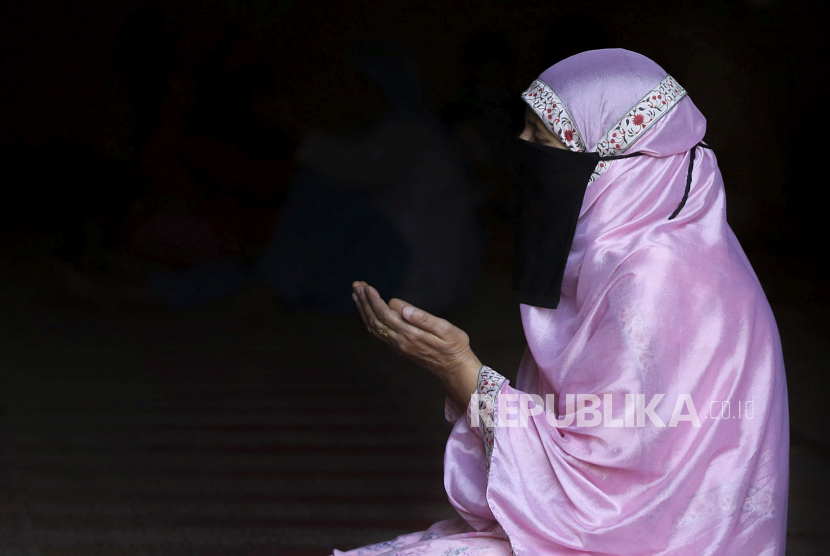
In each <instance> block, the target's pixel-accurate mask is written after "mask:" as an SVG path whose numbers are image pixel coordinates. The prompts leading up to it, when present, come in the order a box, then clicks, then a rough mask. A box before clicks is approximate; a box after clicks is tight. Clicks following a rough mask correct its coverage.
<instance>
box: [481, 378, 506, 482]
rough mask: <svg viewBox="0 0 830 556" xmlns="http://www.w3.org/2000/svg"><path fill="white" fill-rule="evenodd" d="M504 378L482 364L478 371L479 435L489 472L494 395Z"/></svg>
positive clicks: (493, 433)
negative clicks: (482, 441) (482, 442)
mask: <svg viewBox="0 0 830 556" xmlns="http://www.w3.org/2000/svg"><path fill="white" fill-rule="evenodd" d="M505 380H506V379H505V378H504V377H503V376H501V375H500V374H499V373H497V372H496V371H494V370H493V369H491V368H490V367H488V366H487V365H484V366H483V367H481V370H480V371H479V372H478V414H479V420H480V421H481V423H480V426H481V435H482V438H483V440H484V452H485V453H486V454H487V473H488V474H489V473H490V459H491V458H492V456H493V442H494V440H495V414H496V412H495V408H496V397H497V396H498V394H499V390H501V387H502V385H503V384H504V381H505Z"/></svg>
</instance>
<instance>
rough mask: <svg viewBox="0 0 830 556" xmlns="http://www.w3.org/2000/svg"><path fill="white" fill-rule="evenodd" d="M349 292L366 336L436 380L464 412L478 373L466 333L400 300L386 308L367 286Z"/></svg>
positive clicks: (356, 284) (356, 286) (361, 284)
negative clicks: (365, 330) (388, 347)
mask: <svg viewBox="0 0 830 556" xmlns="http://www.w3.org/2000/svg"><path fill="white" fill-rule="evenodd" d="M352 288H353V290H354V293H352V299H353V300H354V302H355V304H356V305H357V308H358V310H359V311H360V317H361V319H363V324H364V325H366V329H367V330H368V331H369V333H370V334H371V335H372V336H374V337H375V338H377V339H378V340H381V341H383V342H384V343H386V344H388V345H389V346H390V347H391V348H392V349H393V350H395V351H396V352H398V353H400V354H401V355H404V356H405V357H407V358H409V359H411V360H412V361H414V362H415V363H417V364H418V365H420V366H421V367H424V368H425V369H427V370H429V371H431V372H432V373H433V374H435V375H436V376H438V377H439V378H440V379H441V381H442V382H443V383H444V386H445V387H446V388H447V390H449V392H450V394H451V395H452V397H453V399H454V400H455V401H456V403H458V404H459V406H460V407H461V408H462V409H463V408H465V407H466V405H467V403H468V402H469V399H470V395H471V394H473V393H474V392H475V389H476V382H477V380H478V371H479V370H480V369H481V362H480V361H479V360H478V357H476V355H475V354H474V353H473V350H472V349H471V348H470V339H469V337H468V336H467V333H466V332H464V331H463V330H461V329H460V328H458V327H457V326H454V325H453V324H451V323H450V322H448V321H446V320H444V319H442V318H439V317H436V316H434V315H431V314H429V313H427V312H426V311H423V310H421V309H417V308H416V307H414V306H412V305H410V304H409V303H406V302H405V301H402V300H400V299H391V300H390V301H389V304H388V305H387V304H386V303H385V302H384V301H383V299H381V297H380V294H378V292H377V290H375V288H373V287H371V286H370V285H369V284H367V283H366V282H354V283H353V284H352Z"/></svg>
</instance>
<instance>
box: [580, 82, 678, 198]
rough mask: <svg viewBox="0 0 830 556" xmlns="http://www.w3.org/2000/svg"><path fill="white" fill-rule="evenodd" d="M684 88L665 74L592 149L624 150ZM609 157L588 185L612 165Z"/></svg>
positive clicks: (603, 153)
mask: <svg viewBox="0 0 830 556" xmlns="http://www.w3.org/2000/svg"><path fill="white" fill-rule="evenodd" d="M686 94H687V93H686V89H684V88H683V87H681V86H680V84H679V83H678V82H677V81H675V80H674V77H672V76H671V75H667V76H666V78H665V79H663V81H661V82H660V84H659V85H657V87H655V88H654V89H653V90H651V91H649V92H648V94H647V95H645V96H644V97H643V98H642V99H640V101H639V102H638V103H637V104H635V105H634V107H633V108H632V109H631V110H629V111H628V112H627V113H626V114H625V115H624V116H623V117H622V118H620V120H619V121H618V122H617V123H616V124H615V125H614V126H613V127H612V128H611V130H610V131H608V133H606V134H605V136H604V137H603V138H602V139H600V140H599V142H598V143H597V144H596V145H595V146H594V147H593V148H592V149H591V150H592V151H595V152H597V153H599V155H600V156H613V155H615V154H622V153H624V152H625V151H626V150H627V149H628V148H629V147H630V146H631V145H632V144H633V143H634V142H635V141H636V140H637V139H639V138H640V137H642V136H643V134H644V133H645V132H646V131H648V130H649V129H650V128H651V126H652V125H654V123H655V122H656V121H657V120H659V119H660V117H661V116H663V115H664V114H666V113H667V112H668V111H669V110H671V109H672V108H673V107H674V106H675V105H676V104H677V103H678V102H679V101H680V100H681V99H682V98H683V97H685V96H686ZM611 162H613V161H611V160H603V161H600V163H599V164H597V167H596V169H595V170H594V173H593V174H591V178H590V179H589V180H588V184H589V185H590V184H591V183H593V182H594V180H596V179H597V178H598V177H599V176H600V175H601V174H602V173H603V172H605V171H606V170H607V169H608V167H609V166H610V165H611Z"/></svg>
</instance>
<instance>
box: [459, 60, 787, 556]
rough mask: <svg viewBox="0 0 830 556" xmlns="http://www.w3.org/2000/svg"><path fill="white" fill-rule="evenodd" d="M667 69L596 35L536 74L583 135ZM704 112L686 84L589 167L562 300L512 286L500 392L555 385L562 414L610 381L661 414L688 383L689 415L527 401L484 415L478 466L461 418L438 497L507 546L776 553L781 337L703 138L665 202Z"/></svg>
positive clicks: (560, 554) (783, 434)
mask: <svg viewBox="0 0 830 556" xmlns="http://www.w3.org/2000/svg"><path fill="white" fill-rule="evenodd" d="M665 76H666V72H665V71H664V70H663V69H662V68H660V67H659V66H658V65H657V64H655V63H654V62H652V61H651V60H649V59H647V58H645V57H643V56H641V55H638V54H635V53H633V52H628V51H625V50H602V51H592V52H586V53H582V54H578V55H576V56H573V57H571V58H568V59H566V60H564V61H562V62H560V63H558V64H556V65H555V66H553V67H551V68H550V69H548V70H547V71H545V72H544V73H542V75H541V76H540V79H541V80H542V81H544V82H545V83H547V84H548V85H549V86H550V87H551V88H552V89H553V90H554V91H555V92H556V94H557V95H558V96H559V97H560V98H561V99H562V101H563V103H564V104H565V106H566V107H567V109H568V111H569V112H570V114H571V116H572V117H573V119H574V121H575V123H576V125H577V127H578V128H579V130H580V132H581V133H582V135H583V138H584V139H585V141H586V144H587V145H590V146H591V147H593V146H594V145H596V143H597V142H598V141H599V140H600V139H601V138H602V136H603V135H604V134H605V133H606V132H607V131H608V130H609V129H611V128H612V127H613V126H614V124H616V123H617V121H618V120H619V119H620V117H621V116H622V115H623V114H625V113H626V112H627V111H628V110H629V109H630V108H631V107H632V106H633V105H635V104H636V103H637V102H638V101H639V100H640V99H641V98H642V97H643V96H644V95H645V94H646V93H647V92H649V91H650V90H651V89H652V88H653V87H654V86H656V85H657V84H658V83H659V82H660V81H661V80H662V79H663V78H664V77H665ZM705 130H706V121H705V119H704V117H703V115H702V114H701V113H700V111H699V110H698V109H697V108H696V107H695V105H694V104H693V102H692V100H691V98H689V97H688V96H687V97H685V98H683V99H681V100H680V101H679V102H678V104H677V105H676V106H675V107H674V108H672V109H671V110H670V111H669V112H668V113H666V114H665V115H664V116H662V118H661V119H660V120H659V121H658V122H656V123H655V124H654V125H653V126H652V127H651V128H650V129H649V130H648V131H646V132H645V133H644V134H643V135H642V137H641V138H639V139H638V140H637V141H636V142H635V143H633V145H632V146H631V147H630V148H629V149H628V151H627V152H628V153H631V152H643V153H646V154H648V155H650V156H641V157H636V158H630V159H623V160H616V161H614V163H613V164H612V165H611V166H610V168H609V169H608V170H607V171H606V172H605V173H603V174H602V175H600V176H599V178H598V179H597V180H596V181H595V182H593V183H592V184H591V185H590V186H589V187H588V189H587V192H586V194H585V198H584V200H583V204H582V208H581V210H580V217H579V220H578V223H577V229H576V233H575V237H574V242H573V246H572V248H571V250H570V253H569V255H568V262H567V266H566V269H565V276H564V280H563V284H562V294H561V301H560V304H559V307H558V308H557V309H555V310H552V309H545V308H539V307H534V306H530V305H521V306H520V311H521V318H522V323H523V326H524V331H525V336H526V338H527V343H528V347H527V350H526V352H525V354H524V357H523V359H522V361H521V364H520V367H519V373H518V378H517V382H516V386H515V388H514V387H513V386H512V385H509V384H507V385H505V386H503V387H502V389H501V391H500V393H499V394H498V396H499V398H501V397H502V396H505V394H519V393H532V394H538V395H541V396H542V397H543V398H544V397H545V395H546V394H554V395H555V396H556V398H555V399H556V404H555V405H556V407H555V413H556V415H558V416H559V417H560V418H564V417H566V416H567V414H568V412H569V409H568V407H567V406H566V404H565V395H566V394H569V393H570V394H596V395H598V396H599V397H600V398H602V397H603V395H604V394H610V397H611V400H612V402H613V417H614V418H622V417H623V412H624V406H625V395H626V394H638V393H641V394H645V399H646V400H647V401H648V400H650V399H651V398H652V395H653V394H658V393H662V394H664V395H665V398H664V399H663V400H662V402H661V403H660V404H658V406H657V409H656V411H655V412H656V413H657V415H659V416H660V417H661V418H662V420H663V422H664V423H666V424H668V423H669V420H670V418H671V414H672V412H673V410H674V407H675V402H676V400H677V399H678V398H679V396H680V395H681V394H688V395H690V397H691V400H692V402H693V404H694V407H695V408H696V410H697V413H698V416H699V419H700V425H701V426H700V427H694V426H693V424H692V423H690V422H682V421H681V422H679V423H678V424H677V426H675V427H668V426H667V427H664V428H659V427H656V426H653V425H651V424H650V421H649V420H648V419H646V426H644V427H620V428H615V427H609V426H605V425H599V426H594V427H579V426H577V425H576V423H574V424H572V425H570V426H565V427H562V428H554V427H552V426H551V425H549V424H548V422H547V421H546V415H545V413H544V412H542V413H541V414H539V415H535V416H530V417H528V426H526V427H505V426H497V427H496V429H495V442H494V449H493V453H492V461H491V465H490V471H489V476H488V475H487V473H486V472H485V461H484V460H485V457H486V456H485V451H484V447H483V446H482V441H481V436H480V432H479V431H478V430H475V429H471V427H470V423H469V420H468V419H458V420H457V421H456V423H455V426H454V429H453V432H452V434H451V436H450V438H449V441H448V443H447V448H446V453H445V486H446V489H447V494H448V496H449V499H450V501H451V502H452V504H453V505H454V506H455V507H456V509H457V510H458V512H459V513H460V514H461V516H462V517H463V518H464V519H465V520H466V522H467V523H468V524H469V525H470V527H471V528H473V529H475V530H478V531H498V532H501V531H502V530H503V531H504V532H505V533H506V534H507V536H508V537H509V539H510V542H511V544H512V547H513V550H514V551H515V553H516V554H518V555H519V556H525V555H534V556H540V555H550V556H574V555H587V554H591V555H599V554H613V555H616V556H635V555H636V556H645V555H663V556H669V555H671V556H681V555H683V556H687V555H689V556H691V555H694V556H700V555H709V556H715V555H722V556H744V555H747V556H748V555H752V556H757V555H764V556H773V555H783V554H784V551H785V534H786V517H787V491H788V465H789V459H788V458H789V456H788V453H789V433H788V430H789V422H788V407H787V388H786V381H785V375H784V362H783V358H782V351H781V344H780V340H779V335H778V330H777V326H776V323H775V319H774V317H773V314H772V311H771V310H770V307H769V304H768V303H767V300H766V298H765V296H764V292H763V290H762V288H761V285H760V284H759V282H758V279H757V277H756V275H755V273H754V272H753V270H752V267H751V265H750V263H749V261H748V260H747V258H746V256H745V255H744V252H743V250H742V249H741V246H740V245H739V243H738V240H737V239H736V237H735V235H734V234H733V232H732V230H731V229H730V228H729V225H728V224H727V222H726V211H725V209H726V200H725V197H724V188H723V181H722V178H721V173H720V171H719V169H718V165H717V160H716V157H715V154H714V153H713V152H712V151H711V150H708V149H703V148H700V147H698V150H697V152H696V155H697V156H696V159H695V165H694V171H693V175H692V178H693V179H692V184H691V191H690V193H689V197H688V200H687V202H686V204H685V206H684V207H683V209H682V210H681V211H680V213H679V214H678V215H677V217H676V218H675V219H673V220H668V217H669V216H670V215H671V214H672V212H673V211H674V210H675V209H676V208H677V206H678V205H679V203H680V201H681V199H682V198H683V194H684V189H685V181H686V173H687V169H688V166H689V157H690V149H692V148H695V145H696V144H697V143H698V142H699V141H701V140H702V139H703V136H704V133H705ZM474 340H475V339H473V341H474ZM497 370H498V369H497ZM505 399H507V398H505ZM750 400H751V401H752V404H753V415H752V418H749V416H748V415H747V414H746V410H747V408H748V406H747V405H746V403H747V402H749V401H750ZM725 401H728V402H729V403H730V408H731V412H730V415H729V418H725V417H724V413H722V412H721V411H722V408H723V407H724V405H723V402H725ZM739 403H743V404H745V405H744V415H743V416H742V417H740V418H739V417H737V416H736V413H737V411H738V409H737V406H738V405H739ZM712 404H714V406H713V405H712ZM511 405H517V404H516V403H513V402H511V403H509V404H507V406H511ZM713 407H714V410H713V409H712V408H713ZM549 409H551V408H549ZM683 413H684V414H687V413H688V411H686V410H684V411H683ZM498 417H499V416H498V415H497V419H498ZM514 418H515V417H514Z"/></svg>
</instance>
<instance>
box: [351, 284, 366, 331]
mask: <svg viewBox="0 0 830 556" xmlns="http://www.w3.org/2000/svg"><path fill="white" fill-rule="evenodd" d="M352 300H353V301H354V304H355V305H357V312H358V313H360V320H362V321H363V324H364V326H367V327H368V326H369V321H367V320H366V311H364V310H363V304H362V303H361V302H360V298H359V297H357V292H356V291H355V292H352Z"/></svg>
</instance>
